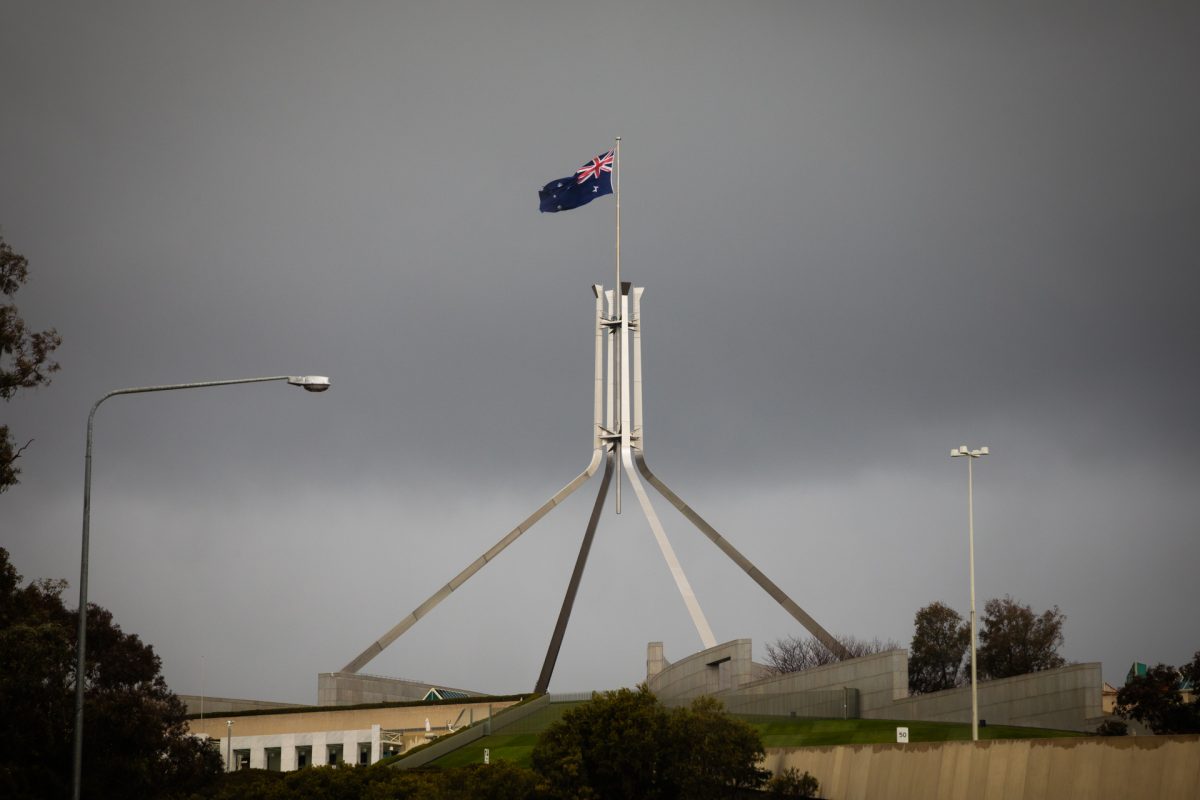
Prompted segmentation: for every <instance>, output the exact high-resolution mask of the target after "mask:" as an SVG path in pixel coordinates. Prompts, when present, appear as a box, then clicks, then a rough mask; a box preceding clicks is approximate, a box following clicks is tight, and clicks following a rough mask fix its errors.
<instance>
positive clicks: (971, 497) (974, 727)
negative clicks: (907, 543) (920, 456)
mask: <svg viewBox="0 0 1200 800" xmlns="http://www.w3.org/2000/svg"><path fill="white" fill-rule="evenodd" d="M987 454H988V449H987V448H986V447H979V448H976V449H975V450H971V449H970V448H968V447H967V446H966V445H965V444H964V445H959V446H958V447H956V448H954V449H953V450H951V451H950V457H951V458H959V457H960V456H965V457H966V459H967V537H968V541H969V542H970V544H969V546H968V552H969V556H968V560H969V563H970V570H971V741H972V742H978V741H979V684H978V682H977V680H976V676H975V640H976V635H975V484H974V475H973V473H972V469H971V465H972V463H973V462H974V461H975V459H977V458H979V457H980V456H986V455H987Z"/></svg>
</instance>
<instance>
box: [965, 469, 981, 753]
mask: <svg viewBox="0 0 1200 800" xmlns="http://www.w3.org/2000/svg"><path fill="white" fill-rule="evenodd" d="M974 460H975V459H974V458H968V459H967V538H968V540H969V544H968V548H967V549H968V560H969V561H970V569H971V741H972V742H978V741H979V681H978V679H977V677H976V665H975V660H976V659H975V643H976V641H978V635H977V634H976V631H975V481H974V473H973V471H972V463H971V462H973V461H974Z"/></svg>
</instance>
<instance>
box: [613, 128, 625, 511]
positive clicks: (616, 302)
mask: <svg viewBox="0 0 1200 800" xmlns="http://www.w3.org/2000/svg"><path fill="white" fill-rule="evenodd" d="M613 175H614V177H615V178H616V184H617V185H616V187H615V190H614V192H613V193H614V194H615V195H616V196H617V283H616V285H615V286H614V287H613V312H614V314H615V315H616V318H618V319H619V318H620V317H621V308H622V305H621V137H620V136H618V137H617V144H616V147H614V148H613ZM615 332H616V329H614V333H615ZM613 343H614V345H615V344H616V339H614V340H613ZM616 349H617V352H618V356H617V358H618V359H619V358H620V355H619V353H620V348H619V347H618V348H616ZM623 368H624V365H623V364H621V363H620V362H619V361H618V362H617V369H616V370H615V373H614V376H615V377H616V379H617V381H618V383H617V389H616V398H615V400H616V405H617V409H616V411H617V413H616V415H615V418H616V423H617V428H618V431H619V429H620V426H621V420H622V419H624V410H625V409H624V408H623V407H622V406H621V389H620V380H621V375H622V371H621V370H622V369H623ZM613 449H614V453H613V455H614V456H616V458H615V459H614V461H615V462H616V470H615V471H616V473H617V474H616V479H617V485H616V487H615V489H616V491H615V492H614V493H613V502H614V504H615V505H616V512H617V513H618V514H620V513H621V452H620V451H621V440H620V439H617V440H616V441H615V442H614V443H613Z"/></svg>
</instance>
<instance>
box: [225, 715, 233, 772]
mask: <svg viewBox="0 0 1200 800" xmlns="http://www.w3.org/2000/svg"><path fill="white" fill-rule="evenodd" d="M232 766H233V720H231V719H230V720H226V721H225V771H226V772H229V771H230V768H231V767H232Z"/></svg>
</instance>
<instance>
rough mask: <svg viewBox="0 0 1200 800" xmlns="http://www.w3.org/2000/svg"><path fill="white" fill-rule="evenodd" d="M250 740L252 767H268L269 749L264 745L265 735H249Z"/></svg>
mask: <svg viewBox="0 0 1200 800" xmlns="http://www.w3.org/2000/svg"><path fill="white" fill-rule="evenodd" d="M246 738H247V739H248V740H249V741H250V769H266V768H267V749H266V748H265V747H264V746H263V737H261V736H247V737H246Z"/></svg>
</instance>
